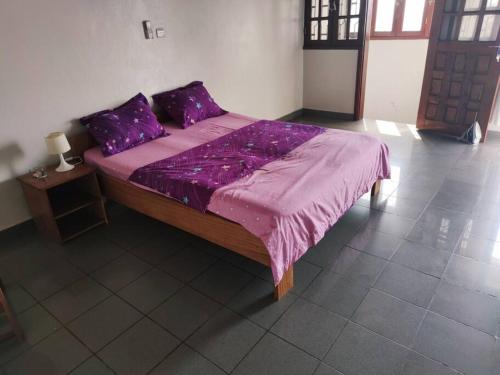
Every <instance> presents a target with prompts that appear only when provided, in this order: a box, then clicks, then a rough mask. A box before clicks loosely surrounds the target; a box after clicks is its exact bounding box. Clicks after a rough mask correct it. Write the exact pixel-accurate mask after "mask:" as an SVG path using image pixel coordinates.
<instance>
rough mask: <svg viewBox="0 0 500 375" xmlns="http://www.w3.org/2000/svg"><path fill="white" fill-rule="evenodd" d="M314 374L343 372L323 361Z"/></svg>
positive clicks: (336, 374)
mask: <svg viewBox="0 0 500 375" xmlns="http://www.w3.org/2000/svg"><path fill="white" fill-rule="evenodd" d="M314 375H342V374H341V373H340V372H338V371H337V370H335V369H334V368H332V367H330V366H328V365H325V364H324V363H322V364H320V365H319V366H318V369H317V370H316V371H315V372H314Z"/></svg>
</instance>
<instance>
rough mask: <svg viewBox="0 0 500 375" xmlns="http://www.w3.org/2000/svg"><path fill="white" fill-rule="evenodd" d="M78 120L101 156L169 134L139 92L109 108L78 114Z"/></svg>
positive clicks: (116, 152)
mask: <svg viewBox="0 0 500 375" xmlns="http://www.w3.org/2000/svg"><path fill="white" fill-rule="evenodd" d="M80 123H81V124H82V125H84V126H86V127H87V129H88V130H89V132H90V134H91V135H92V137H93V138H94V139H95V140H96V142H97V143H98V144H99V145H100V146H101V151H102V153H103V154H104V156H110V155H114V154H118V153H119V152H122V151H125V150H128V149H129V148H132V147H135V146H138V145H140V144H142V143H146V142H149V141H152V140H153V139H156V138H159V137H163V136H166V135H169V134H168V133H166V132H165V129H164V128H163V126H161V125H160V123H159V122H158V120H157V119H156V116H155V115H154V113H153V112H152V111H151V108H150V107H149V103H148V100H147V99H146V97H145V96H144V95H142V94H141V93H139V94H137V95H136V96H134V97H133V98H132V99H130V100H129V101H127V102H126V103H125V104H122V105H121V106H119V107H117V108H115V109H113V110H104V111H100V112H97V113H94V114H92V115H89V116H85V117H82V118H81V119H80Z"/></svg>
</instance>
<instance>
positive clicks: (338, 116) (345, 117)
mask: <svg viewBox="0 0 500 375" xmlns="http://www.w3.org/2000/svg"><path fill="white" fill-rule="evenodd" d="M302 114H303V115H304V116H318V117H324V118H328V119H332V120H342V121H354V114H353V113H343V112H331V111H320V110H318V109H309V108H304V109H303V110H302Z"/></svg>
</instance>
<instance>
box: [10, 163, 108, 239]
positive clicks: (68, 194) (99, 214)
mask: <svg viewBox="0 0 500 375" xmlns="http://www.w3.org/2000/svg"><path fill="white" fill-rule="evenodd" d="M55 168H56V167H49V168H47V173H48V176H47V177H46V178H43V179H37V178H35V177H33V176H32V175H31V174H25V175H24V176H21V177H18V180H19V181H20V182H21V185H22V187H23V191H24V195H25V196H26V201H27V203H28V206H29V208H30V211H31V214H32V215H33V219H34V220H35V223H36V226H37V228H38V230H39V231H40V232H41V233H42V234H43V235H44V236H45V237H46V238H48V239H50V240H53V241H57V242H60V243H62V242H66V241H68V240H71V239H73V238H75V237H77V236H78V235H80V234H82V233H84V232H87V231H89V230H91V229H92V228H95V227H97V226H98V225H101V224H107V223H108V218H107V216H106V210H105V208H104V201H103V197H102V195H101V189H100V188H99V183H98V181H97V175H96V170H95V168H93V167H90V166H88V165H85V164H81V165H78V166H75V169H73V170H71V171H68V172H56V171H55Z"/></svg>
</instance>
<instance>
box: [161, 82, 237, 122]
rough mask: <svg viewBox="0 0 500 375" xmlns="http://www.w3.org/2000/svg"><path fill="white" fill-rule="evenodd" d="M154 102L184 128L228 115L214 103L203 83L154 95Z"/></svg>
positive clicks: (192, 83)
mask: <svg viewBox="0 0 500 375" xmlns="http://www.w3.org/2000/svg"><path fill="white" fill-rule="evenodd" d="M153 100H154V102H155V103H156V104H158V105H159V106H160V107H161V108H162V109H163V110H164V111H166V112H167V113H168V115H169V116H170V117H171V118H172V119H173V120H174V121H175V122H176V123H178V124H180V125H181V126H182V127H184V128H187V127H189V126H191V125H193V124H195V123H197V122H199V121H202V120H205V119H207V118H211V117H216V116H221V115H225V114H226V113H227V111H224V110H223V109H221V108H220V107H219V106H218V105H217V103H215V102H214V100H213V99H212V97H211V96H210V94H209V93H208V91H207V89H206V88H205V86H203V82H200V81H195V82H191V83H190V84H189V85H187V86H184V87H180V88H178V89H175V90H172V91H165V92H162V93H160V94H156V95H153Z"/></svg>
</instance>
